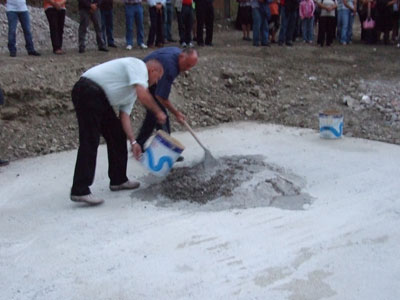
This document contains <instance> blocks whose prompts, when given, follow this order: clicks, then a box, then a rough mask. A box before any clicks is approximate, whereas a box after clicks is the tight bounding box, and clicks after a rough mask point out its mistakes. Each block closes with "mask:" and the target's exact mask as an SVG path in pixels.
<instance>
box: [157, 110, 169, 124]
mask: <svg viewBox="0 0 400 300" xmlns="http://www.w3.org/2000/svg"><path fill="white" fill-rule="evenodd" d="M156 119H157V122H158V123H159V124H165V122H166V121H167V116H166V115H165V114H164V113H163V112H162V111H159V112H158V113H157V114H156Z"/></svg>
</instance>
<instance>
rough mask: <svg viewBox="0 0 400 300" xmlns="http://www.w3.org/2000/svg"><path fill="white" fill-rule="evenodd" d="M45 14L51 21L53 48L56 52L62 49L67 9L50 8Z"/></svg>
mask: <svg viewBox="0 0 400 300" xmlns="http://www.w3.org/2000/svg"><path fill="white" fill-rule="evenodd" d="M45 12H46V17H47V20H48V21H49V27H50V39H51V45H52V46H53V52H55V51H56V50H59V49H61V48H62V43H63V34H64V23H65V9H55V8H54V7H50V8H48V9H46V11H45Z"/></svg>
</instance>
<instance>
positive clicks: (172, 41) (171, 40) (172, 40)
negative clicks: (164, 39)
mask: <svg viewBox="0 0 400 300" xmlns="http://www.w3.org/2000/svg"><path fill="white" fill-rule="evenodd" d="M168 42H171V43H176V40H174V39H168Z"/></svg>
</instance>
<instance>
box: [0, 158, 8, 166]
mask: <svg viewBox="0 0 400 300" xmlns="http://www.w3.org/2000/svg"><path fill="white" fill-rule="evenodd" d="M9 164H10V162H9V161H8V160H3V159H0V167H4V166H8V165H9Z"/></svg>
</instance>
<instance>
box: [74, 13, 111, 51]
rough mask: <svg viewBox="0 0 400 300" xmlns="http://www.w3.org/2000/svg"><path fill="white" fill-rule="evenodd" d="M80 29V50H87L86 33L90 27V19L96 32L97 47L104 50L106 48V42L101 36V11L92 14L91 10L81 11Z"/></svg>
mask: <svg viewBox="0 0 400 300" xmlns="http://www.w3.org/2000/svg"><path fill="white" fill-rule="evenodd" d="M79 18H80V19H79V29H78V38H79V49H85V42H86V33H87V28H88V26H89V19H90V20H92V23H93V27H94V30H95V32H96V42H97V47H99V48H103V47H105V42H104V41H103V38H102V34H101V27H100V24H101V17H100V10H98V9H97V10H96V11H94V12H93V13H91V12H90V11H89V10H86V9H81V10H79Z"/></svg>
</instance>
